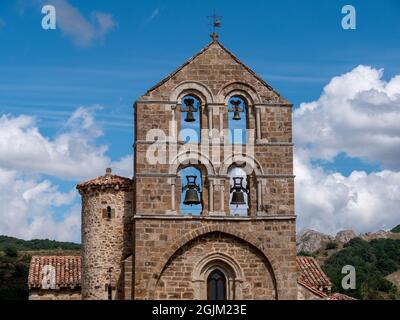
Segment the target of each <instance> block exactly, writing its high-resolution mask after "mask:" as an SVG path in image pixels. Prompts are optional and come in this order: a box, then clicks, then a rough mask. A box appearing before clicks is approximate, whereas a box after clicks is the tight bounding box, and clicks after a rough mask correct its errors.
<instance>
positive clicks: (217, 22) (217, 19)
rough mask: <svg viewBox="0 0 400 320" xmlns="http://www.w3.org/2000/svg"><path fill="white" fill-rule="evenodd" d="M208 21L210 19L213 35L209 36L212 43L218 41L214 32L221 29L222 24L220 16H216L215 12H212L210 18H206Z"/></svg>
mask: <svg viewBox="0 0 400 320" xmlns="http://www.w3.org/2000/svg"><path fill="white" fill-rule="evenodd" d="M208 18H209V19H212V26H213V33H212V34H211V38H212V39H213V41H216V40H217V39H218V34H217V33H216V32H215V31H216V29H217V28H221V25H222V22H221V19H222V16H219V15H217V13H216V11H215V10H214V13H213V15H212V16H208Z"/></svg>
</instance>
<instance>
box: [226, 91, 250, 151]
mask: <svg viewBox="0 0 400 320" xmlns="http://www.w3.org/2000/svg"><path fill="white" fill-rule="evenodd" d="M248 128H249V108H248V104H247V102H246V100H245V98H244V97H242V96H238V95H235V96H232V97H231V98H230V99H229V100H228V129H229V136H228V141H229V143H230V144H240V145H243V144H246V142H247V130H248Z"/></svg>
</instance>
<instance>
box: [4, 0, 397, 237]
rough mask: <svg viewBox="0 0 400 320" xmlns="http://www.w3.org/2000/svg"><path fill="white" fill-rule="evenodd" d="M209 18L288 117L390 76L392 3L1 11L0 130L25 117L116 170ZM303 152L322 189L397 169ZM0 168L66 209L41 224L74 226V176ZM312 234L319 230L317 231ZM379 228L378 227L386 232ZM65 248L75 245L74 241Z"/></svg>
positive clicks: (340, 154) (100, 4) (203, 35)
mask: <svg viewBox="0 0 400 320" xmlns="http://www.w3.org/2000/svg"><path fill="white" fill-rule="evenodd" d="M47 3H50V4H51V3H53V4H54V5H55V6H56V9H57V7H59V8H62V10H64V9H65V8H66V9H67V10H66V11H67V12H68V14H65V15H63V13H61V12H58V13H57V14H58V19H59V24H58V27H57V29H56V30H48V31H45V30H43V29H42V28H41V19H42V17H43V15H42V14H41V12H40V10H41V7H42V5H44V4H47ZM345 4H352V5H353V6H354V7H355V8H356V10H357V11H356V12H357V29H356V30H343V29H342V27H341V19H342V17H343V14H342V13H341V8H342V7H343V6H344V5H345ZM214 9H216V10H217V12H218V13H219V14H221V15H222V16H223V27H222V29H221V30H219V34H220V40H221V42H222V43H223V44H224V45H225V46H226V47H227V48H228V49H229V50H231V51H232V52H233V53H234V54H235V55H236V56H237V57H238V58H239V59H241V60H242V61H243V62H244V63H246V64H247V65H248V66H249V67H250V68H252V69H253V70H254V71H256V72H257V73H258V74H259V75H260V76H262V77H263V78H264V79H265V80H266V81H267V82H268V83H269V84H271V85H272V86H273V87H274V88H275V89H276V90H277V91H278V92H280V93H281V94H282V95H283V96H284V97H285V98H287V99H288V100H289V101H291V102H292V103H294V106H295V109H298V108H299V106H300V104H301V103H307V102H312V101H318V99H319V98H320V96H321V95H323V90H324V87H325V86H326V85H327V84H329V83H330V82H331V81H332V79H333V78H334V77H338V76H341V75H343V74H346V73H349V72H351V71H352V70H354V68H356V67H357V66H359V65H364V66H369V67H371V68H373V69H374V70H379V69H381V68H384V73H383V74H382V76H381V77H380V80H381V81H386V82H388V81H390V79H391V78H393V77H395V76H396V75H398V74H400V59H399V58H398V57H399V56H400V41H399V39H400V23H399V21H400V2H399V1H396V0H392V1H391V0H385V1H376V0H373V1H372V0H371V1H367V0H363V1H355V0H352V1H312V0H304V1H294V0H291V1H289V0H286V1H285V0H283V1H282V0H281V1H255V0H254V1H222V0H219V1H207V0H202V1H183V0H182V1H174V0H169V1H112V2H111V1H105V0H91V1H74V0H68V1H67V0H49V1H41V0H29V1H18V0H1V1H0V117H1V116H5V115H7V120H4V119H3V120H4V121H6V122H5V123H10V121H12V120H13V119H14V120H15V119H20V118H18V117H21V116H22V115H25V116H27V117H28V118H29V119H30V120H31V121H33V122H32V123H30V124H29V125H27V127H25V129H24V130H25V131H24V132H25V134H27V133H28V131H29V132H31V131H32V130H33V131H34V129H36V130H37V131H38V132H39V134H40V136H41V137H42V138H45V139H47V140H48V141H47V142H49V143H51V147H54V148H56V149H57V145H58V143H60V141H59V140H62V139H57V138H60V136H62V137H64V138H65V137H67V138H66V139H69V138H71V137H82V135H84V136H85V137H86V138H85V139H87V140H85V139H84V140H82V141H81V142H82V144H81V145H80V147H81V148H82V150H85V152H86V151H87V152H90V153H93V154H94V156H93V157H94V158H95V159H100V160H101V161H103V162H101V161H100V163H107V161H108V162H110V163H119V164H120V165H121V167H123V165H122V164H121V159H124V157H127V156H129V155H130V154H131V153H132V143H133V112H132V105H133V102H134V101H135V99H136V98H138V97H139V96H140V95H141V94H143V93H144V92H145V91H146V89H147V88H149V87H151V86H152V85H154V84H155V83H157V82H158V81H159V80H160V79H162V78H163V77H164V76H166V75H167V74H168V73H170V72H171V71H173V70H174V69H175V68H176V67H178V66H179V65H180V64H182V63H183V62H184V61H185V60H186V59H188V58H189V57H191V56H192V55H193V54H195V53H196V52H198V51H199V50H200V49H201V48H202V47H204V46H205V45H206V44H207V43H208V42H209V41H210V38H209V34H210V33H211V31H212V28H211V26H210V20H209V19H207V16H209V15H211V14H212V12H213V10H214ZM60 10H61V9H60ZM63 12H64V11H63ZM99 13H100V14H99ZM74 19H75V20H76V21H75V20H74ZM79 28H81V29H79ZM79 107H82V109H80V112H78V114H77V113H76V112H77V110H79V109H78V108H79ZM321 108H322V107H321ZM73 115H75V116H73ZM71 117H72V119H71ZM85 121H86V122H85ZM15 122H16V123H17V121H16V120H15ZM299 123H300V121H299ZM305 123H306V122H304V124H305ZM15 125H16V126H21V124H20V123H19V122H18V123H17V124H15ZM10 128H14V127H12V126H10ZM31 129H32V130H31ZM10 130H11V129H10ZM397 133H398V132H397V131H395V132H394V133H393V134H392V136H393V135H394V136H396V137H397ZM79 134H80V135H79ZM25 136H26V135H25ZM88 136H89V138H87V137H88ZM11 137H12V136H11ZM295 140H296V137H295ZM303 140H304V139H303ZM303 140H301V141H300V140H299V144H300V147H299V149H302V148H303V146H306V147H304V150H306V149H307V150H312V151H310V152H309V153H310V154H311V153H312V152H313V154H312V155H309V156H308V159H309V162H308V165H309V166H310V168H313V169H316V168H318V169H320V170H322V172H324V174H325V176H324V177H325V178H327V179H328V178H329V175H330V174H335V173H338V174H341V175H343V177H344V178H346V179H349V178H348V177H350V175H351V173H352V172H353V171H364V172H365V173H366V174H367V176H368V177H370V176H371V174H374V173H379V172H381V171H385V170H386V169H387V170H392V171H393V172H394V173H397V170H398V169H399V168H398V167H397V163H395V160H393V161H389V160H387V159H385V158H382V159H381V158H380V157H375V158H374V157H373V156H371V155H369V154H367V153H365V152H364V153H363V152H362V150H361V151H360V150H358V149H357V150H354V148H353V149H351V148H350V147H349V146H344V145H343V146H336V147H335V148H336V149H335V151H334V152H333V151H332V150H329V152H328V151H326V150H325V151H326V152H325V151H324V152H325V153H322V151H321V147H320V146H318V148H317V146H316V147H315V148H314V149H313V148H309V149H308V145H309V144H310V142H304V141H303ZM62 141H64V140H62ZM68 141H69V140H68ZM68 145H69V144H68ZM88 146H89V147H88ZM14 147H15V146H14ZM100 147H104V150H101V151H99V149H97V148H100ZM49 148H50V147H49ZM85 148H86V149H85ZM105 148H107V149H105ZM365 148H368V144H366V145H365ZM4 150H8V149H4ZM299 154H300V153H299ZM327 154H329V155H327ZM385 156H386V153H385V152H382V157H385ZM391 156H392V155H390V154H388V155H387V157H391ZM0 157H2V158H3V160H2V161H0V168H2V169H3V170H4V172H5V173H4V174H6V173H7V174H8V173H9V172H13V173H15V176H14V179H16V180H15V181H20V182H24V183H25V182H32V183H33V182H35V183H37V184H38V185H40V183H42V182H43V181H47V182H49V183H50V185H51V187H52V188H55V189H54V190H57V192H59V193H60V197H64V198H65V199H64V198H63V200H62V201H61V200H60V199H58V200H54V199H53V200H49V202H48V203H47V205H44V204H41V205H42V207H40V206H39V207H38V209H37V210H38V211H39V210H42V209H45V210H47V209H48V210H49V212H50V213H49V215H48V217H47V218H48V219H49V221H56V222H60V223H62V222H63V221H64V220H65V218H66V217H67V218H68V217H69V216H68V215H71V219H72V220H73V218H72V213H71V212H75V211H76V210H77V209H76V208H77V207H79V198H78V197H77V196H76V194H75V196H73V195H72V192H73V191H71V190H72V189H73V187H74V185H75V184H76V182H77V181H79V180H80V179H81V178H83V176H84V174H76V175H75V176H73V175H71V174H68V172H69V171H68V170H69V169H67V168H63V169H62V170H63V171H62V172H61V173H60V169H59V168H54V169H51V170H50V169H49V170H48V169H47V167H45V166H43V164H38V165H37V166H35V168H37V169H35V170H30V166H29V165H27V166H26V167H24V165H23V164H21V165H19V164H18V163H19V162H18V161H16V160H15V159H11V160H10V159H6V158H7V155H5V154H3V155H2V156H0ZM78 160H79V159H74V161H77V163H79V161H78ZM128 160H129V159H128ZM82 161H83V160H82V159H80V162H82ZM31 162H32V163H33V162H34V160H32V161H31ZM126 162H127V161H126ZM126 162H125V163H126ZM16 163H17V164H16ZM21 163H23V161H22V162H21ZM72 163H73V162H72ZM386 163H387V165H386ZM49 167H50V166H49ZM99 167H100V165H99ZM117 167H118V165H117ZM24 168H25V170H24ZM80 170H81V171H82V170H83V171H84V170H85V168H83V169H82V168H81V169H80ZM121 170H122V169H121ZM122 171H123V170H122ZM124 172H126V171H124ZM350 180H351V179H349V180H346V181H350ZM4 181H5V178H4ZM70 192H71V194H69V193H70ZM18 194H19V193H18V192H17V191H16V194H15V196H16V197H17V196H18ZM68 197H70V198H68ZM67 198H68V199H67ZM71 199H72V200H71ZM10 201H11V200H10ZM54 201H55V202H56V204H55V203H54ZM57 201H58V202H57ZM300 201H301V199H300ZM396 201H397V200H396ZM396 203H397V202H396ZM301 209H302V210H305V209H306V207H304V208H303V207H302V208H301ZM73 210H75V211H73ZM313 210H314V209H313ZM311 211H312V210H311ZM37 216H38V217H40V218H43V217H42V216H40V214H39V213H38V214H37ZM21 219H23V218H21ZM32 219H34V218H32V217H31V216H29V214H28V213H27V215H26V216H25V220H26V221H29V222H27V223H26V225H25V226H26V227H27V228H31V227H32V226H31V224H30V222H31V221H32ZM321 219H322V218H321ZM368 219H370V218H368ZM311 220H312V219H311ZM311 220H309V221H311ZM389 220H390V219H389ZM21 221H22V220H21ZM74 221H75V222H74V223H76V221H77V220H74ZM390 222H392V220H390ZM38 223H39V222H38ZM42 223H43V222H42ZM71 224H73V223H71ZM303 225H306V223H305V222H304V223H303ZM311 225H312V226H314V227H319V226H322V224H321V223H319V222H316V223H315V224H311ZM60 226H61V224H60ZM340 226H342V224H341V225H340ZM379 226H382V227H385V226H386V222H382V223H381V224H380V225H379ZM379 226H378V225H371V224H370V225H368V227H371V228H373V227H379ZM60 228H61V227H60ZM366 228H367V226H365V228H364V229H366ZM31 229H32V230H31V231H32V232H31V233H27V234H26V235H25V237H30V235H32V237H40V235H41V234H43V236H48V237H52V233H51V232H50V233H48V234H47V233H46V232H42V231H37V230H42V229H40V227H38V229H34V228H33V227H32V228H31ZM323 229H324V228H323ZM71 230H75V229H71ZM325 230H326V231H332V230H330V229H329V228H325ZM40 232H42V233H40ZM71 232H72V231H71ZM0 233H8V234H12V235H17V236H24V234H23V233H22V231H19V230H14V229H12V227H11V226H8V227H3V228H0ZM54 237H57V235H55V236H54ZM63 238H68V239H71V240H79V235H77V236H74V237H72V238H69V237H68V236H67V235H66V236H65V237H63Z"/></svg>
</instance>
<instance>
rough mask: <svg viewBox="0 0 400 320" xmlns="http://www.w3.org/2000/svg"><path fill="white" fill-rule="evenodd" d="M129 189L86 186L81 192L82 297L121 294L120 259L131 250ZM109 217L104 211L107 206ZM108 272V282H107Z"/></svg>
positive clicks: (104, 297)
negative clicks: (109, 211) (110, 215)
mask: <svg viewBox="0 0 400 320" xmlns="http://www.w3.org/2000/svg"><path fill="white" fill-rule="evenodd" d="M132 194H133V192H132V190H131V189H128V190H124V189H118V190H115V189H114V188H104V189H93V190H86V192H83V195H82V297H83V299H102V300H106V299H107V298H108V291H107V290H108V289H107V287H108V286H109V285H110V283H111V286H112V296H113V299H121V298H123V286H124V284H123V283H124V279H123V274H122V272H121V269H122V262H123V260H124V259H125V258H126V257H128V256H129V255H131V254H132V221H131V219H132V215H133V210H132V201H133V200H132ZM108 206H110V207H111V210H112V217H111V218H110V219H109V218H107V216H106V215H105V213H106V212H105V211H106V210H107V207H108ZM110 275H111V282H110Z"/></svg>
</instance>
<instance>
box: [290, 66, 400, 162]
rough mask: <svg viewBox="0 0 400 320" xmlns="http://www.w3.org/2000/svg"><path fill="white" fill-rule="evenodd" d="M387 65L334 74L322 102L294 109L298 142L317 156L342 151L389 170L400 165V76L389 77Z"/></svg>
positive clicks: (328, 155) (321, 157) (326, 158)
mask: <svg viewBox="0 0 400 320" xmlns="http://www.w3.org/2000/svg"><path fill="white" fill-rule="evenodd" d="M382 76H383V70H377V69H374V68H371V67H366V66H358V67H357V68H355V69H353V70H352V71H351V72H349V73H346V74H344V75H341V76H339V77H335V78H333V79H332V80H331V81H330V83H329V84H328V85H327V86H326V87H325V88H324V91H323V93H322V95H321V97H320V98H319V99H318V100H317V101H313V102H310V103H302V104H301V105H300V108H299V109H297V110H296V111H295V112H294V116H293V121H294V138H295V142H296V144H300V145H303V146H304V145H307V149H308V152H309V153H310V155H311V157H312V158H315V159H324V160H333V159H334V157H335V156H337V155H338V154H340V153H341V152H345V153H347V155H349V156H351V157H357V158H361V159H363V160H365V161H369V162H371V163H377V162H378V163H380V164H381V165H382V166H383V167H384V168H387V169H392V170H393V169H395V170H398V169H400V125H399V123H400V76H396V77H394V78H393V79H391V80H390V81H388V82H386V81H384V80H383V79H382Z"/></svg>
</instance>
